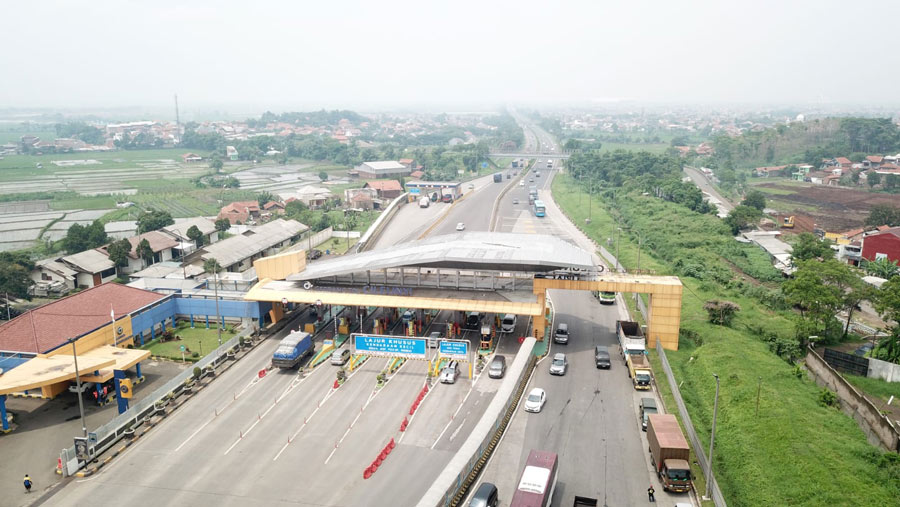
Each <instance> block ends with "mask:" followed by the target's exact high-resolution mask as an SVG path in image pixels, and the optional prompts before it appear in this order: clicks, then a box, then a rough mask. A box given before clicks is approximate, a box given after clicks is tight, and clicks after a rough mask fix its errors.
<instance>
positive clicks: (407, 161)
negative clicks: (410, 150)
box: [397, 158, 416, 169]
mask: <svg viewBox="0 0 900 507" xmlns="http://www.w3.org/2000/svg"><path fill="white" fill-rule="evenodd" d="M397 162H400V163H401V164H403V165H405V166H406V167H408V168H410V169H415V167H416V159H414V158H401V159H400V160H398V161H397Z"/></svg>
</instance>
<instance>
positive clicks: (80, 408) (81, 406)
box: [69, 338, 88, 438]
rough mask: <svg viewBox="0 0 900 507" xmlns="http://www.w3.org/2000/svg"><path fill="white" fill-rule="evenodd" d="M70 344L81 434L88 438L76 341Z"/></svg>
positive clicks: (71, 341)
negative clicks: (73, 362)
mask: <svg viewBox="0 0 900 507" xmlns="http://www.w3.org/2000/svg"><path fill="white" fill-rule="evenodd" d="M69 343H71V344H72V359H74V360H75V385H76V387H75V388H76V389H78V413H79V414H80V415H81V432H82V433H83V435H82V436H84V438H87V436H88V434H87V424H85V422H84V402H82V401H81V394H82V393H81V376H80V375H79V374H78V353H77V352H76V350H75V339H74V338H69Z"/></svg>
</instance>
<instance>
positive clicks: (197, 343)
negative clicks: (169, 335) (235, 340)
mask: <svg viewBox="0 0 900 507" xmlns="http://www.w3.org/2000/svg"><path fill="white" fill-rule="evenodd" d="M214 320H215V317H211V318H210V324H209V329H206V320H205V319H204V320H202V321H201V320H197V319H195V320H194V326H196V327H194V328H193V329H191V327H190V324H189V323H188V322H179V323H178V327H177V328H176V330H175V332H174V334H175V335H178V336H180V337H181V340H174V341H168V342H165V343H160V342H159V341H154V342H153V343H151V344H149V345H145V346H144V347H142V348H144V349H147V350H149V351H150V353H151V354H153V355H154V356H161V357H168V358H170V359H175V360H178V361H180V360H181V346H182V345H184V346H185V348H186V349H187V350H189V351H190V352H185V358H186V359H191V353H193V352H197V353H198V354H199V355H200V357H203V356H204V355H206V354H208V353H210V352H211V351H212V350H213V349H215V348H216V347H218V345H219V337H218V330H217V329H216V324H215V322H213V321H214ZM235 334H236V333H235V331H234V330H233V329H232V328H230V327H229V326H227V325H226V326H225V327H224V328H223V329H222V343H225V342H226V341H228V340H230V339H231V337H232V336H234V335H235ZM197 359H199V358H193V360H194V361H196V360H197Z"/></svg>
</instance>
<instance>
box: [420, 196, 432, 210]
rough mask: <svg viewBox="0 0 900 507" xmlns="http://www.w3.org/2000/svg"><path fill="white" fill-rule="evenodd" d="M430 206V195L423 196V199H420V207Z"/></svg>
mask: <svg viewBox="0 0 900 507" xmlns="http://www.w3.org/2000/svg"><path fill="white" fill-rule="evenodd" d="M429 206H431V200H430V199H429V198H428V197H422V198H421V199H419V207H420V208H427V207H429Z"/></svg>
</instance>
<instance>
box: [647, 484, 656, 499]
mask: <svg viewBox="0 0 900 507" xmlns="http://www.w3.org/2000/svg"><path fill="white" fill-rule="evenodd" d="M653 493H656V490H655V489H653V484H651V485H650V487H649V488H647V496H648V497H649V498H650V501H651V502H655V501H656V498H655V497H654V496H653Z"/></svg>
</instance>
